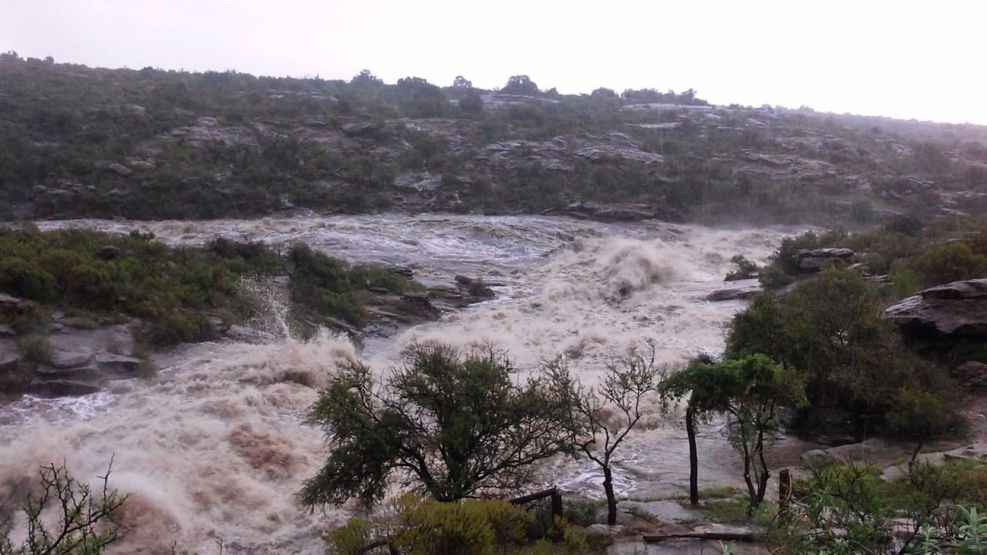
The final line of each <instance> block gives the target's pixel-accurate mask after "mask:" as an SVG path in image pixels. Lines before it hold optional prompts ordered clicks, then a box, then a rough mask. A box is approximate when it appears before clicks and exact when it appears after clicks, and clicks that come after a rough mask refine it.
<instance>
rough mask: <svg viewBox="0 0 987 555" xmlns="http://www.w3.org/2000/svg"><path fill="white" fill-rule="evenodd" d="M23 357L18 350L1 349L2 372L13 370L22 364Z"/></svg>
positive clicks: (0, 367)
mask: <svg viewBox="0 0 987 555" xmlns="http://www.w3.org/2000/svg"><path fill="white" fill-rule="evenodd" d="M20 362H21V357H20V355H19V354H17V352H16V351H9V352H7V351H0V372H13V371H15V370H17V367H18V366H20Z"/></svg>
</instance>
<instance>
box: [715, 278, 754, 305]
mask: <svg viewBox="0 0 987 555" xmlns="http://www.w3.org/2000/svg"><path fill="white" fill-rule="evenodd" d="M760 292H761V285H760V284H759V283H758V281H757V280H756V279H745V280H737V281H734V282H731V284H730V285H729V286H728V287H724V288H722V289H717V290H716V291H713V292H712V293H710V294H709V295H706V300H707V301H712V302H720V301H732V300H737V299H750V298H751V297H753V296H754V295H757V294H758V293H760Z"/></svg>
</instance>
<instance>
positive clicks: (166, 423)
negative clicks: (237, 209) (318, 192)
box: [0, 215, 803, 554]
mask: <svg viewBox="0 0 987 555" xmlns="http://www.w3.org/2000/svg"><path fill="white" fill-rule="evenodd" d="M38 226H39V227H40V228H42V229H51V228H60V227H73V226H74V227H86V228H93V229H100V230H104V231H110V232H120V233H127V232H129V231H131V230H133V229H139V230H142V231H150V232H152V233H154V234H155V236H156V237H157V238H158V239H160V240H163V241H165V242H167V243H170V244H202V243H204V242H206V241H208V240H211V239H213V238H216V237H220V236H221V237H227V238H230V239H237V240H243V241H262V242H265V243H269V244H274V245H287V244H290V243H291V242H294V241H304V242H306V243H308V244H310V245H311V246H312V247H313V248H316V249H319V250H322V251H324V252H326V253H327V254H330V255H332V256H336V257H340V258H344V259H347V260H350V261H354V262H380V263H387V264H397V265H402V266H407V267H410V268H412V269H414V271H415V276H416V278H417V279H421V280H423V281H425V282H449V281H451V280H452V278H453V277H454V276H455V275H458V274H463V275H468V276H471V277H474V276H479V277H482V278H483V279H484V280H486V281H487V282H489V283H491V284H493V285H495V290H496V291H497V293H498V295H497V297H496V298H495V299H494V300H491V301H489V302H485V303H481V304H479V305H474V306H471V307H469V308H467V309H464V310H462V311H458V312H453V313H449V314H447V315H445V316H444V317H443V318H442V319H440V320H439V321H436V322H432V323H427V324H423V325H420V326H415V327H411V328H407V329H404V330H402V331H400V332H398V333H397V334H395V335H391V336H387V337H375V338H371V339H369V340H367V341H365V342H363V343H362V345H361V346H360V347H359V348H358V347H357V346H355V345H354V344H353V343H351V342H350V341H349V340H348V339H346V338H344V337H339V336H334V335H332V334H330V333H328V332H323V333H320V334H318V335H317V336H316V337H314V338H312V339H310V340H308V341H300V340H297V339H294V338H292V337H288V336H286V334H284V333H283V332H280V331H279V330H280V328H278V329H270V330H267V331H271V332H273V333H275V335H276V336H277V337H278V338H279V339H278V340H276V341H274V342H271V343H269V344H263V345H255V344H242V343H234V342H229V341H226V342H217V343H203V344H197V345H190V346H185V347H182V348H179V349H175V350H173V351H170V352H166V353H161V354H159V355H157V357H156V360H157V363H158V366H159V368H160V371H159V373H158V375H157V376H156V377H155V378H153V379H152V380H150V381H141V380H121V381H118V382H115V383H114V385H113V387H111V388H109V389H108V390H107V391H104V392H101V393H98V394H95V395H90V396H86V397H80V398H72V399H56V400H45V399H39V398H34V397H24V398H22V399H21V400H19V401H17V402H15V403H13V404H10V405H7V406H5V407H0V444H2V445H3V448H2V453H3V456H2V457H0V498H2V497H3V496H4V494H6V493H9V492H11V491H14V490H16V489H17V488H19V487H22V486H23V485H24V484H26V483H29V482H30V480H32V479H33V478H32V477H33V476H34V475H36V472H37V468H38V465H40V464H45V463H48V462H51V461H56V462H58V461H62V460H64V461H65V462H66V464H67V466H68V468H69V469H70V471H71V472H73V474H74V475H75V476H77V477H79V478H80V479H83V480H91V481H93V483H95V482H96V480H97V476H98V475H101V474H103V473H104V472H105V470H106V466H107V464H108V462H109V461H110V458H111V457H113V459H114V463H113V473H112V475H111V479H110V483H111V485H112V486H113V487H116V488H118V489H119V490H120V491H122V492H123V493H126V494H128V495H129V496H130V497H129V500H128V502H127V504H126V505H125V511H124V513H125V514H124V524H125V526H126V527H127V528H128V530H129V533H128V534H127V536H126V538H125V540H124V541H123V542H122V543H120V544H118V545H116V546H115V547H114V551H116V552H120V553H158V552H170V550H171V549H172V547H173V546H174V547H175V549H176V551H177V552H183V551H188V552H194V553H203V554H210V553H262V552H291V553H321V552H323V550H324V544H323V543H322V541H321V540H320V538H319V533H320V531H321V530H322V529H324V528H325V527H326V526H327V525H331V524H336V523H339V522H341V521H342V520H343V519H344V518H345V516H346V514H347V512H346V509H345V508H343V509H330V510H327V511H325V512H321V511H316V512H315V513H309V512H306V511H305V510H304V509H303V508H302V507H300V506H299V505H298V504H297V503H296V502H295V500H294V497H293V496H294V494H295V492H296V491H297V490H298V488H299V486H300V484H301V482H302V480H304V479H305V478H306V477H308V476H309V475H311V474H312V473H313V472H314V471H315V469H316V468H317V467H318V466H319V463H320V460H321V459H322V458H324V456H325V447H324V444H323V441H322V433H321V431H320V430H318V429H315V428H312V427H310V426H307V425H305V424H304V414H305V411H306V408H307V407H308V406H309V405H310V404H311V403H312V401H314V400H315V398H316V394H317V389H318V387H319V386H321V385H323V384H325V383H326V380H327V379H328V377H330V376H331V375H332V373H333V372H334V370H335V369H336V368H337V367H338V365H339V364H340V363H342V362H344V361H346V360H349V359H357V358H359V359H363V360H365V361H366V362H367V363H368V364H370V365H371V366H372V367H373V368H375V370H376V371H378V372H386V371H387V370H388V368H391V367H393V366H394V365H395V364H397V363H398V362H399V360H400V352H401V349H402V348H403V347H404V346H406V345H408V344H409V343H411V342H413V341H443V342H449V343H453V344H456V345H462V346H467V345H470V344H474V343H479V342H489V343H491V344H493V345H494V346H496V347H497V348H499V349H503V350H505V351H506V352H507V353H509V355H510V356H511V357H512V358H513V359H514V361H515V362H516V364H517V365H518V367H519V368H520V369H521V370H522V372H533V371H536V370H537V368H538V365H539V363H540V362H542V361H544V360H547V359H550V358H553V357H555V356H557V355H560V354H565V355H566V356H567V357H568V358H569V360H570V366H571V367H572V368H573V369H574V370H575V371H576V372H577V374H578V375H579V376H580V378H581V379H583V380H584V381H586V382H587V383H592V382H594V381H595V380H596V379H598V376H599V375H600V373H601V371H602V370H603V368H604V367H605V366H604V363H605V362H606V360H608V359H609V358H610V357H613V356H615V355H621V354H624V353H626V352H627V350H628V349H631V348H634V347H641V346H643V345H645V344H646V343H647V342H649V341H650V342H653V343H654V344H655V345H656V347H657V358H658V360H659V362H660V363H662V364H666V365H669V367H674V365H675V364H677V363H679V362H681V361H682V360H684V359H686V358H688V357H690V356H693V355H695V354H696V353H698V352H702V351H707V352H712V353H718V352H719V351H720V350H721V349H722V347H723V336H724V326H725V324H726V323H727V322H728V321H729V320H730V318H731V317H732V315H733V314H735V313H736V312H737V311H738V310H740V309H741V308H742V307H743V303H742V302H741V301H725V302H716V303H714V302H709V301H706V300H705V299H704V297H705V295H706V294H708V293H709V292H711V291H713V290H715V289H717V288H719V287H722V286H723V281H722V279H723V276H724V275H725V274H726V272H727V271H729V269H730V266H731V265H730V262H729V259H730V257H731V256H733V255H734V254H743V255H744V256H746V257H748V258H750V259H753V260H758V261H760V260H763V259H765V258H766V257H767V256H768V255H769V254H770V253H771V252H772V251H773V250H774V249H775V248H776V247H777V245H778V244H779V243H780V241H781V239H782V237H784V236H786V235H789V234H792V233H795V232H797V231H798V230H795V229H792V228H743V229H741V228H735V229H714V228H707V227H700V226H692V225H676V224H666V223H657V222H650V223H636V224H606V223H597V222H588V221H580V220H572V219H566V218H553V217H520V216H519V217H484V216H458V215H423V216H406V215H378V216H354V217H299V218H284V219H275V218H267V219H260V220H215V221H204V222H177V221H168V222H126V221H99V220H78V221H68V222H40V223H39V224H38ZM272 303H273V304H275V305H276V301H273V300H272ZM275 308H276V306H275ZM273 313H274V314H275V315H277V314H278V311H277V310H273ZM275 327H277V326H275ZM300 373H301V374H304V375H305V376H307V379H306V380H299V379H298V375H299V374H300ZM299 381H304V382H307V383H309V384H310V385H300V384H299V383H298V382H299ZM644 424H645V425H644V426H643V428H642V429H641V430H639V431H636V432H634V433H633V434H632V435H631V436H630V438H629V441H628V444H627V445H626V447H622V448H621V449H622V450H621V451H618V453H617V457H618V458H619V459H620V461H621V462H620V463H619V464H618V466H617V469H616V471H615V475H616V478H617V485H618V490H619V493H620V494H622V495H627V496H632V497H634V496H636V497H643V498H659V497H670V496H674V495H681V494H682V493H683V492H684V491H685V490H684V488H685V487H686V484H687V482H688V467H687V455H686V453H687V445H686V441H685V434H684V431H683V430H682V427H681V418H680V417H679V415H677V414H676V413H675V411H674V410H673V411H672V413H671V414H667V415H666V414H662V413H661V412H660V411H659V410H658V408H657V407H654V408H653V409H652V412H651V414H649V415H648V416H647V417H646V418H645V419H644ZM699 441H700V461H701V463H700V464H701V467H700V471H701V475H702V480H703V485H704V486H713V485H725V484H726V485H739V484H740V482H739V480H740V476H739V474H738V472H737V471H736V468H737V464H738V461H737V456H736V455H735V454H734V453H733V452H732V450H731V449H730V447H729V445H728V444H727V442H726V441H725V439H724V438H723V436H722V433H721V431H720V429H719V428H718V427H717V426H715V425H714V426H709V427H706V428H705V429H704V430H703V433H702V434H701V436H700V439H699ZM802 448H803V446H802V445H800V444H799V443H798V442H797V441H795V440H792V439H783V440H782V441H781V443H780V444H779V446H778V449H777V452H778V458H779V460H778V462H779V463H780V464H784V463H785V462H786V460H787V459H791V458H793V457H795V456H797V453H798V452H799V451H800V450H801V449H802ZM543 470H544V471H543V472H542V473H541V474H542V475H543V479H544V481H545V482H546V483H555V484H557V485H560V486H561V487H563V488H564V489H566V490H569V491H571V492H578V493H581V494H584V495H589V496H598V495H599V493H601V492H600V491H599V487H598V483H599V481H600V479H601V476H599V475H598V473H597V472H596V470H595V468H594V467H593V466H591V465H587V464H585V463H584V462H580V461H575V462H573V461H569V460H566V461H561V460H560V461H553V462H550V463H547V464H546V465H545V466H544V469H543Z"/></svg>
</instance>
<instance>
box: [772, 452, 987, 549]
mask: <svg viewBox="0 0 987 555" xmlns="http://www.w3.org/2000/svg"><path fill="white" fill-rule="evenodd" d="M808 475H809V477H808V479H807V480H804V481H799V482H796V484H795V490H794V492H793V494H794V496H793V499H792V501H791V502H790V505H789V507H788V509H787V510H786V511H785V512H784V513H783V514H781V515H778V517H777V518H775V519H774V520H773V521H772V522H771V523H770V525H769V531H768V535H767V536H768V543H769V544H770V545H771V547H772V548H773V549H774V550H775V552H778V553H786V554H788V553H791V554H795V553H834V554H835V553H847V554H849V553H873V554H891V553H929V554H931V553H978V551H976V550H973V551H971V549H974V548H976V547H978V542H983V539H984V536H983V532H984V531H985V530H984V528H983V526H984V524H985V522H984V521H985V519H983V517H982V511H983V508H984V505H983V501H984V499H985V497H984V487H985V484H987V465H985V464H984V463H980V462H975V461H948V462H946V463H945V464H944V465H942V466H938V467H936V466H931V465H928V464H922V463H919V464H914V465H911V466H910V468H909V470H908V474H907V475H906V477H905V478H902V479H900V480H897V481H891V482H886V481H884V480H882V479H881V477H880V475H881V472H880V470H879V469H876V468H874V467H870V466H865V465H856V464H852V465H842V466H841V465H822V466H813V467H809V468H808ZM893 531H894V532H895V533H893Z"/></svg>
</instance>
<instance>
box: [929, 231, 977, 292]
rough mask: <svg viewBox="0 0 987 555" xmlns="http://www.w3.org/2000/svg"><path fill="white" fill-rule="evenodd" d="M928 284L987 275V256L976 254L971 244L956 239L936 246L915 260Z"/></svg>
mask: <svg viewBox="0 0 987 555" xmlns="http://www.w3.org/2000/svg"><path fill="white" fill-rule="evenodd" d="M914 267H915V269H916V270H917V271H918V272H919V273H920V274H921V275H922V277H923V280H924V284H925V285H926V286H931V285H938V284H940V283H949V282H951V281H959V280H964V279H973V278H979V277H983V276H987V256H984V255H979V254H975V253H974V252H973V250H972V249H971V248H970V246H969V245H967V244H966V243H963V242H960V241H954V242H951V243H947V244H945V245H940V246H938V247H934V248H932V249H930V250H928V251H926V252H925V253H923V254H922V255H921V256H919V257H918V259H917V260H916V261H915V264H914Z"/></svg>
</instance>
